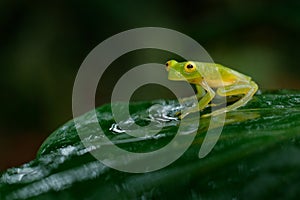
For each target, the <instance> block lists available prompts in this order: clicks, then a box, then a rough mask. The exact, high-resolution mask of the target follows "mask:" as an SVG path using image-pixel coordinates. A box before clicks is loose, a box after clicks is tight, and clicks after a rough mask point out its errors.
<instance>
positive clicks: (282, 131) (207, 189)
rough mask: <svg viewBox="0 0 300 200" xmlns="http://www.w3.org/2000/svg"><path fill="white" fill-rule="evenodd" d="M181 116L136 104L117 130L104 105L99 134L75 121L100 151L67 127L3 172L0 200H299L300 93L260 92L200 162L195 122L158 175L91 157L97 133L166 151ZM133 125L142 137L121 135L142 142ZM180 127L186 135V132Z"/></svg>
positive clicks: (203, 126) (229, 118) (164, 107)
mask: <svg viewBox="0 0 300 200" xmlns="http://www.w3.org/2000/svg"><path fill="white" fill-rule="evenodd" d="M116 106H118V108H119V109H120V112H122V109H127V108H126V106H124V104H122V103H116ZM178 109H180V107H179V105H178V103H177V102H176V101H173V100H157V101H152V102H136V103H132V104H131V105H130V113H131V116H132V118H133V120H130V119H124V121H121V122H119V123H116V122H115V121H114V119H113V117H112V115H111V108H110V105H104V106H102V107H100V108H97V109H96V113H97V118H98V120H99V124H100V125H101V128H102V130H101V129H99V130H94V129H92V128H91V127H93V126H92V124H94V123H98V122H97V121H95V120H92V118H91V116H92V115H91V112H89V113H86V114H85V115H83V116H80V117H79V118H78V119H79V122H80V127H81V128H82V129H81V130H83V131H84V132H85V134H86V135H84V138H82V137H81V139H84V140H85V141H90V142H91V143H93V144H97V145H98V146H97V145H94V146H93V147H94V148H86V147H85V146H84V145H83V143H82V142H81V140H80V137H79V136H78V134H77V132H76V128H75V125H74V122H73V121H69V122H67V123H66V124H64V125H63V126H61V127H60V128H58V129H57V130H56V131H55V132H54V133H52V134H51V135H50V136H49V137H48V139H47V140H46V141H45V142H44V143H43V145H42V146H41V148H40V150H39V152H38V155H37V158H36V159H35V160H33V161H31V162H29V163H27V164H25V165H22V166H20V167H16V168H11V169H8V170H7V171H5V172H2V174H1V178H0V199H52V198H53V199H54V198H55V199H84V198H88V199H136V198H138V199H153V198H156V199H157V198H171V197H173V198H174V197H176V198H181V199H200V198H201V199H267V198H276V199H296V198H297V197H298V196H299V195H300V190H299V188H300V171H299V169H300V91H289V90H280V91H271V92H263V93H262V94H257V95H256V96H255V97H254V98H253V99H252V100H251V101H250V102H249V103H248V104H247V105H246V106H244V107H241V108H240V109H238V110H236V111H233V112H230V113H227V115H226V121H225V126H224V127H223V131H222V134H221V136H220V138H219V140H218V142H217V144H216V146H215V147H214V148H213V150H212V151H211V152H210V153H209V154H208V155H207V156H206V157H205V158H202V159H199V158H198V152H199V149H200V147H201V144H202V142H203V139H204V137H205V136H206V132H207V129H208V126H209V123H210V118H201V119H200V127H199V128H198V131H197V135H196V137H195V139H194V141H193V143H192V145H191V146H190V147H189V148H188V150H187V151H186V152H185V153H184V154H183V155H182V156H181V157H180V158H179V159H178V160H176V161H175V162H173V163H172V164H170V165H169V166H167V167H164V168H162V169H160V170H157V171H153V172H149V173H126V172H121V171H118V170H115V169H111V168H109V167H107V166H105V165H104V164H102V163H101V162H99V161H97V160H96V159H95V158H94V157H93V156H92V155H91V154H90V153H89V152H90V151H97V150H99V147H101V145H104V144H102V143H101V141H102V140H101V137H100V136H99V137H98V136H97V135H95V134H94V133H95V132H97V131H98V132H99V131H103V132H104V134H105V135H106V136H107V137H108V138H109V139H110V140H111V141H112V142H113V143H114V144H115V145H117V146H118V147H120V148H122V149H125V150H127V151H131V152H138V153H140V152H151V151H154V150H157V149H160V148H163V147H164V146H165V145H167V144H168V143H169V142H170V141H171V140H172V139H173V138H174V137H175V135H176V133H177V130H178V126H179V125H180V121H179V120H177V119H176V118H175V117H174V114H175V113H176V112H177V111H178ZM205 112H209V111H205ZM191 119H192V117H191ZM150 123H151V126H147V125H149V124H150ZM191 123H192V121H191ZM134 124H138V125H140V126H144V129H143V130H146V131H144V132H143V134H142V135H144V136H143V137H139V138H136V137H133V136H131V135H128V134H126V132H127V133H132V134H141V133H139V132H138V131H139V129H134V128H133V127H134ZM185 126H187V127H186V128H187V129H186V130H188V128H189V126H190V125H189V124H187V125H185ZM121 127H122V128H121ZM77 128H78V127H77ZM157 130H160V132H159V133H157V134H155V131H157ZM92 133H93V134H92Z"/></svg>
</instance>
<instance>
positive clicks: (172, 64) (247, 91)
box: [165, 60, 258, 119]
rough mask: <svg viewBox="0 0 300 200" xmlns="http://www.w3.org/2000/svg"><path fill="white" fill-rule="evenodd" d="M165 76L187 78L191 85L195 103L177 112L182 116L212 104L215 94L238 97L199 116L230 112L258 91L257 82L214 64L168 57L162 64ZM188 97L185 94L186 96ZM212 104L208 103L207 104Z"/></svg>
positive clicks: (174, 79) (176, 79) (173, 79)
mask: <svg viewBox="0 0 300 200" xmlns="http://www.w3.org/2000/svg"><path fill="white" fill-rule="evenodd" d="M165 66H166V70H167V71H168V79H169V80H172V81H187V82H189V83H190V84H194V85H195V88H196V91H197V94H196V97H197V100H198V105H197V106H193V107H190V108H187V109H186V110H185V112H178V113H176V115H177V116H178V118H179V119H183V118H184V117H186V116H187V115H189V114H190V113H194V112H199V111H202V110H204V109H205V108H206V107H208V106H215V104H212V103H211V101H212V100H213V99H214V98H215V97H216V96H218V95H219V96H221V97H225V98H226V97H230V96H241V97H239V98H238V100H236V101H235V102H234V103H233V104H231V105H228V106H226V107H223V108H219V109H217V110H214V111H213V112H210V113H207V114H204V115H202V116H201V117H209V116H217V115H220V114H224V113H227V112H229V111H233V110H235V109H237V108H239V107H241V106H244V105H245V104H247V103H248V102H249V101H250V100H251V99H252V97H253V95H254V94H255V93H256V92H257V90H258V85H257V84H256V83H255V82H254V81H253V80H252V78H251V77H250V76H247V75H245V74H242V73H240V72H238V71H236V70H233V69H231V68H229V67H225V66H223V65H221V64H217V63H209V62H197V61H184V62H177V61H176V60H169V61H167V62H166V64H165ZM187 98H188V97H187ZM210 103H211V104H210Z"/></svg>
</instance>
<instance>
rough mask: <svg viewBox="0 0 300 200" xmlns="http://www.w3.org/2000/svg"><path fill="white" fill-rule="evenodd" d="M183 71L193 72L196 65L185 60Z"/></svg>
mask: <svg viewBox="0 0 300 200" xmlns="http://www.w3.org/2000/svg"><path fill="white" fill-rule="evenodd" d="M184 71H185V72H188V73H191V72H194V71H196V65H195V64H194V63H192V62H187V63H186V64H185V65H184Z"/></svg>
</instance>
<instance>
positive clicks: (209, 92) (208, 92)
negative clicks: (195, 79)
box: [179, 81, 215, 119]
mask: <svg viewBox="0 0 300 200" xmlns="http://www.w3.org/2000/svg"><path fill="white" fill-rule="evenodd" d="M199 84H200V85H199V86H201V88H203V89H204V90H205V91H206V94H205V95H204V96H203V97H202V98H201V99H200V101H199V102H198V105H197V106H194V107H192V108H189V109H186V110H183V112H181V115H180V116H179V118H180V119H182V118H184V117H185V116H187V115H188V114H190V113H193V112H198V111H200V110H203V109H204V108H205V107H206V106H207V105H208V104H209V102H210V101H211V100H212V99H213V98H214V96H215V92H214V91H213V89H211V88H210V87H209V85H208V84H207V83H206V82H205V81H202V82H200V83H199Z"/></svg>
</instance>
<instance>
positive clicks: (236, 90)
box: [203, 81, 258, 117]
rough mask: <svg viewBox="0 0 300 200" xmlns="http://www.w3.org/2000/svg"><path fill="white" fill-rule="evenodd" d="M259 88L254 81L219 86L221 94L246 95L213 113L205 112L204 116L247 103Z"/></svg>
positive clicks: (220, 112) (223, 111)
mask: <svg viewBox="0 0 300 200" xmlns="http://www.w3.org/2000/svg"><path fill="white" fill-rule="evenodd" d="M257 89H258V86H257V85H256V83H255V82H253V81H251V82H250V83H238V84H234V85H230V86H225V87H223V88H219V89H218V90H217V94H218V95H220V96H231V95H240V94H244V96H243V97H242V98H241V99H239V100H238V101H237V102H235V103H233V104H232V105H230V106H227V107H225V108H221V109H219V110H216V111H213V112H212V113H208V114H205V115H203V117H207V116H210V115H213V116H215V115H219V114H222V113H225V112H228V111H231V110H234V109H237V108H239V107H241V106H243V105H245V104H246V103H247V102H248V101H250V100H251V98H252V96H253V95H254V94H255V92H256V91H257Z"/></svg>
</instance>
